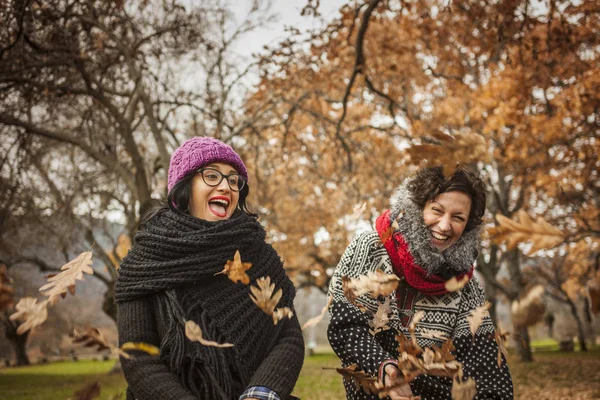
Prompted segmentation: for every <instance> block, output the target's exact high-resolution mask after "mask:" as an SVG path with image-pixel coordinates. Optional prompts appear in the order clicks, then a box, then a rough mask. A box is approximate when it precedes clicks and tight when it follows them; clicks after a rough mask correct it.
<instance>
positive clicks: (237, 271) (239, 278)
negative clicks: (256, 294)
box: [215, 250, 252, 285]
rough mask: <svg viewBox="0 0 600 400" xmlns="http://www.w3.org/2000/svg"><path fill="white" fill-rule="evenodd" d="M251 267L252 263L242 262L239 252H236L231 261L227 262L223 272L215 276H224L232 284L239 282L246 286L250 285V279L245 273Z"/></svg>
mask: <svg viewBox="0 0 600 400" xmlns="http://www.w3.org/2000/svg"><path fill="white" fill-rule="evenodd" d="M251 267H252V263H249V262H242V256H241V255H240V252H239V250H236V252H235V255H234V256H233V260H229V261H227V263H226V264H225V267H224V268H223V271H221V272H217V273H216V274H215V275H218V274H226V275H227V277H228V278H229V279H230V280H231V281H232V282H241V283H243V284H244V285H247V284H249V283H250V277H249V276H248V274H246V271H248V270H249V269H250V268H251Z"/></svg>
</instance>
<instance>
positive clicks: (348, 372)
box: [335, 364, 379, 394]
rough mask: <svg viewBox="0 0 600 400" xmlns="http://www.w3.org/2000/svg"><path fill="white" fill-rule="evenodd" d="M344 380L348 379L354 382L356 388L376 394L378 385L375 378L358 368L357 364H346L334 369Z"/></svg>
mask: <svg viewBox="0 0 600 400" xmlns="http://www.w3.org/2000/svg"><path fill="white" fill-rule="evenodd" d="M335 370H336V371H337V372H338V373H339V374H340V375H342V376H343V377H344V379H345V380H349V381H350V382H352V383H353V384H354V386H355V387H356V390H361V389H362V390H364V391H365V392H366V393H368V394H377V393H378V392H379V387H378V385H377V383H378V380H377V378H374V377H372V376H371V375H369V374H367V373H366V372H364V371H361V370H360V368H358V365H357V364H351V365H348V366H347V367H345V368H336V369H335Z"/></svg>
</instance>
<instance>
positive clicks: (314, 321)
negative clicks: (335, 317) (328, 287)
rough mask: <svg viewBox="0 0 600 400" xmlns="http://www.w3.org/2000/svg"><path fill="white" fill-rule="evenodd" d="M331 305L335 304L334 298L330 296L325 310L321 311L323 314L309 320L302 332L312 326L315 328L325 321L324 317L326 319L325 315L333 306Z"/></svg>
mask: <svg viewBox="0 0 600 400" xmlns="http://www.w3.org/2000/svg"><path fill="white" fill-rule="evenodd" d="M331 303H333V296H329V297H328V298H327V304H325V307H323V309H322V310H321V313H320V314H319V315H317V316H315V317H312V318H311V319H309V320H308V321H306V322H305V323H304V325H302V330H305V329H306V328H309V327H311V326H315V325H317V324H318V323H319V322H321V321H322V320H323V317H325V313H326V312H327V310H328V309H329V307H330V306H331Z"/></svg>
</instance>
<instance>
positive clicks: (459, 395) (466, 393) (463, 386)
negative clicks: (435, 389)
mask: <svg viewBox="0 0 600 400" xmlns="http://www.w3.org/2000/svg"><path fill="white" fill-rule="evenodd" d="M476 394H477V388H476V384H475V379H473V378H467V379H466V380H464V381H463V379H462V374H460V375H457V376H456V377H455V378H454V379H453V380H452V400H472V399H473V398H474V397H475V395H476Z"/></svg>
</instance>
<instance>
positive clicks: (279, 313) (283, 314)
mask: <svg viewBox="0 0 600 400" xmlns="http://www.w3.org/2000/svg"><path fill="white" fill-rule="evenodd" d="M293 316H294V312H293V311H292V310H291V309H290V308H289V307H283V308H277V309H275V310H274V311H273V315H272V317H273V324H274V325H277V323H278V322H279V321H281V320H282V319H284V318H292V317H293Z"/></svg>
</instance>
